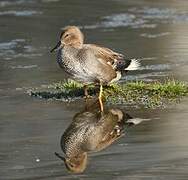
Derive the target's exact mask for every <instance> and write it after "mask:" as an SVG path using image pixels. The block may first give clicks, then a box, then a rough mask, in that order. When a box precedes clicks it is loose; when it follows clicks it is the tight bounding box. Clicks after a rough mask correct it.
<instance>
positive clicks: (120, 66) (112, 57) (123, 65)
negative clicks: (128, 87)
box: [84, 44, 140, 71]
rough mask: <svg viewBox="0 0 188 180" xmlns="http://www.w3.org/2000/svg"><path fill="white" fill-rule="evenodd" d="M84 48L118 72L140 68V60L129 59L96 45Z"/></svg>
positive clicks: (85, 45) (87, 45)
mask: <svg viewBox="0 0 188 180" xmlns="http://www.w3.org/2000/svg"><path fill="white" fill-rule="evenodd" d="M84 48H86V49H90V50H91V51H92V52H93V53H94V54H95V56H96V59H97V60H98V61H101V62H102V63H106V64H108V65H110V66H111V67H112V68H113V69H114V70H116V71H129V70H136V69H138V68H139V66H140V62H139V60H136V59H127V58H125V56H124V55H123V54H120V53H117V52H114V51H112V50H111V49H109V48H106V47H102V46H99V45H96V44H84Z"/></svg>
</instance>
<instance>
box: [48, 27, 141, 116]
mask: <svg viewBox="0 0 188 180" xmlns="http://www.w3.org/2000/svg"><path fill="white" fill-rule="evenodd" d="M54 51H56V52H57V63H58V64H59V66H60V67H61V68H62V69H63V70H64V71H65V72H66V73H67V74H68V75H69V77H70V78H71V79H74V80H76V81H78V82H81V83H83V85H84V94H85V96H86V97H87V96H88V92H87V86H88V85H89V84H95V85H99V86H100V91H99V95H98V100H99V104H100V110H101V112H102V111H103V109H104V107H103V102H102V92H103V86H106V85H110V84H111V83H114V82H117V81H118V80H120V78H121V76H122V74H123V72H127V71H132V70H137V69H139V67H140V61H139V60H137V59H127V58H125V56H124V55H123V54H120V53H117V52H115V51H113V50H111V49H109V48H106V47H103V46H100V45H96V44H86V43H84V35H83V33H82V32H81V30H80V29H79V28H78V27H77V26H66V27H65V28H64V30H63V31H62V32H61V35H60V39H59V41H58V43H57V44H56V46H55V47H54V48H53V49H51V52H54Z"/></svg>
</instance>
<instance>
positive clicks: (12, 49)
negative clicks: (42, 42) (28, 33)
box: [0, 39, 42, 60]
mask: <svg viewBox="0 0 188 180" xmlns="http://www.w3.org/2000/svg"><path fill="white" fill-rule="evenodd" d="M41 55H42V54H41V53H38V51H37V49H35V48H34V47H33V46H31V45H28V43H27V42H26V40H25V39H13V40H11V41H9V42H0V57H1V59H4V60H10V59H13V58H17V57H27V58H31V57H33V56H34V57H35V56H41Z"/></svg>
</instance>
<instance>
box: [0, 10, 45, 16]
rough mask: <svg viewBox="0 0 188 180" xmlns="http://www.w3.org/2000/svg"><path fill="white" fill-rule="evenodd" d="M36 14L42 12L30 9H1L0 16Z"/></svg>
mask: <svg viewBox="0 0 188 180" xmlns="http://www.w3.org/2000/svg"><path fill="white" fill-rule="evenodd" d="M36 14H42V12H39V11H31V10H25V11H1V12H0V16H32V15H36Z"/></svg>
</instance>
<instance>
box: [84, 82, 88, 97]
mask: <svg viewBox="0 0 188 180" xmlns="http://www.w3.org/2000/svg"><path fill="white" fill-rule="evenodd" d="M84 96H85V98H87V97H88V88H87V85H86V84H84Z"/></svg>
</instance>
